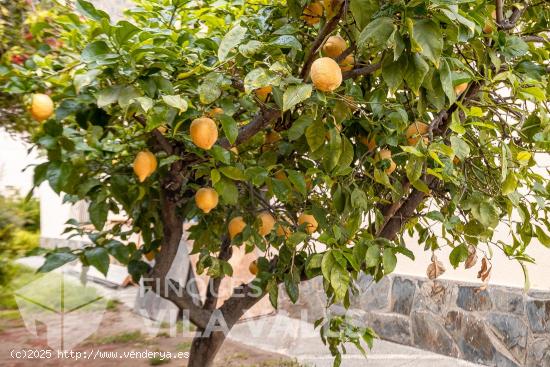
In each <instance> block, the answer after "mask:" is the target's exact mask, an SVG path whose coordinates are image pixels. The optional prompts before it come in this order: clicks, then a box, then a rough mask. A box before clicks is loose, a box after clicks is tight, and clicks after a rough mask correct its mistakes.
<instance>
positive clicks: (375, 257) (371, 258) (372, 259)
mask: <svg viewBox="0 0 550 367" xmlns="http://www.w3.org/2000/svg"><path fill="white" fill-rule="evenodd" d="M379 263H380V247H378V246H377V245H372V246H369V248H368V249H367V254H366V255H365V265H366V266H367V268H372V267H375V266H378V264H379Z"/></svg>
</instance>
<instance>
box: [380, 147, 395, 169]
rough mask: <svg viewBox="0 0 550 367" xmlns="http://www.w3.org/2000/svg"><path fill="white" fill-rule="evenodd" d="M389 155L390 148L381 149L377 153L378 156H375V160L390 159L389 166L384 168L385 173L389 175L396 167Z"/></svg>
mask: <svg viewBox="0 0 550 367" xmlns="http://www.w3.org/2000/svg"><path fill="white" fill-rule="evenodd" d="M391 156H392V154H391V151H390V150H388V149H382V150H381V151H380V152H379V153H378V157H377V158H376V161H377V162H378V161H381V160H389V161H390V166H389V167H388V168H386V170H385V172H386V174H387V175H391V174H392V173H393V171H395V169H396V168H397V164H395V162H394V161H393V159H392V158H391Z"/></svg>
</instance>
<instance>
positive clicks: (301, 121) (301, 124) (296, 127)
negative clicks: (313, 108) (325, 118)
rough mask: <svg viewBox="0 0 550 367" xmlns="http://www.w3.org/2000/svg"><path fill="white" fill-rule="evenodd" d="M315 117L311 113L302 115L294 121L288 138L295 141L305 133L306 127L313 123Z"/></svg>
mask: <svg viewBox="0 0 550 367" xmlns="http://www.w3.org/2000/svg"><path fill="white" fill-rule="evenodd" d="M312 122H313V118H312V117H311V116H309V115H302V116H300V117H298V118H297V119H296V121H294V122H293V123H292V126H291V127H290V129H288V140H290V141H294V140H297V139H299V138H300V137H301V136H302V135H304V131H305V129H306V128H307V127H308V126H309V125H311V123H312Z"/></svg>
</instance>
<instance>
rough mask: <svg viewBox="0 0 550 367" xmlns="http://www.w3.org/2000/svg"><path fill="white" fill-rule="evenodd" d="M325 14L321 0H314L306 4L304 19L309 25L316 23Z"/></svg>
mask: <svg viewBox="0 0 550 367" xmlns="http://www.w3.org/2000/svg"><path fill="white" fill-rule="evenodd" d="M322 16H323V5H322V4H321V3H319V2H313V3H311V4H309V5H308V6H306V8H305V9H304V12H303V14H302V17H301V18H302V19H303V20H304V21H305V22H306V23H307V24H309V25H315V24H317V23H319V22H320V21H321V17H322Z"/></svg>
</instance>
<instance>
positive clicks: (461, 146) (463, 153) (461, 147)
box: [450, 135, 470, 161]
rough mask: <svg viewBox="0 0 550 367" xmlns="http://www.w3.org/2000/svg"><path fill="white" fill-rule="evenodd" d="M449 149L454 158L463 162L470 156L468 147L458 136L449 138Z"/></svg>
mask: <svg viewBox="0 0 550 367" xmlns="http://www.w3.org/2000/svg"><path fill="white" fill-rule="evenodd" d="M450 140H451V147H452V148H453V152H454V153H455V154H456V156H457V157H458V158H459V159H460V160H461V161H463V160H464V159H466V158H468V157H469V156H470V146H469V145H468V143H466V142H465V141H464V140H462V139H461V138H459V137H458V136H454V135H453V136H451V139H450Z"/></svg>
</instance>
